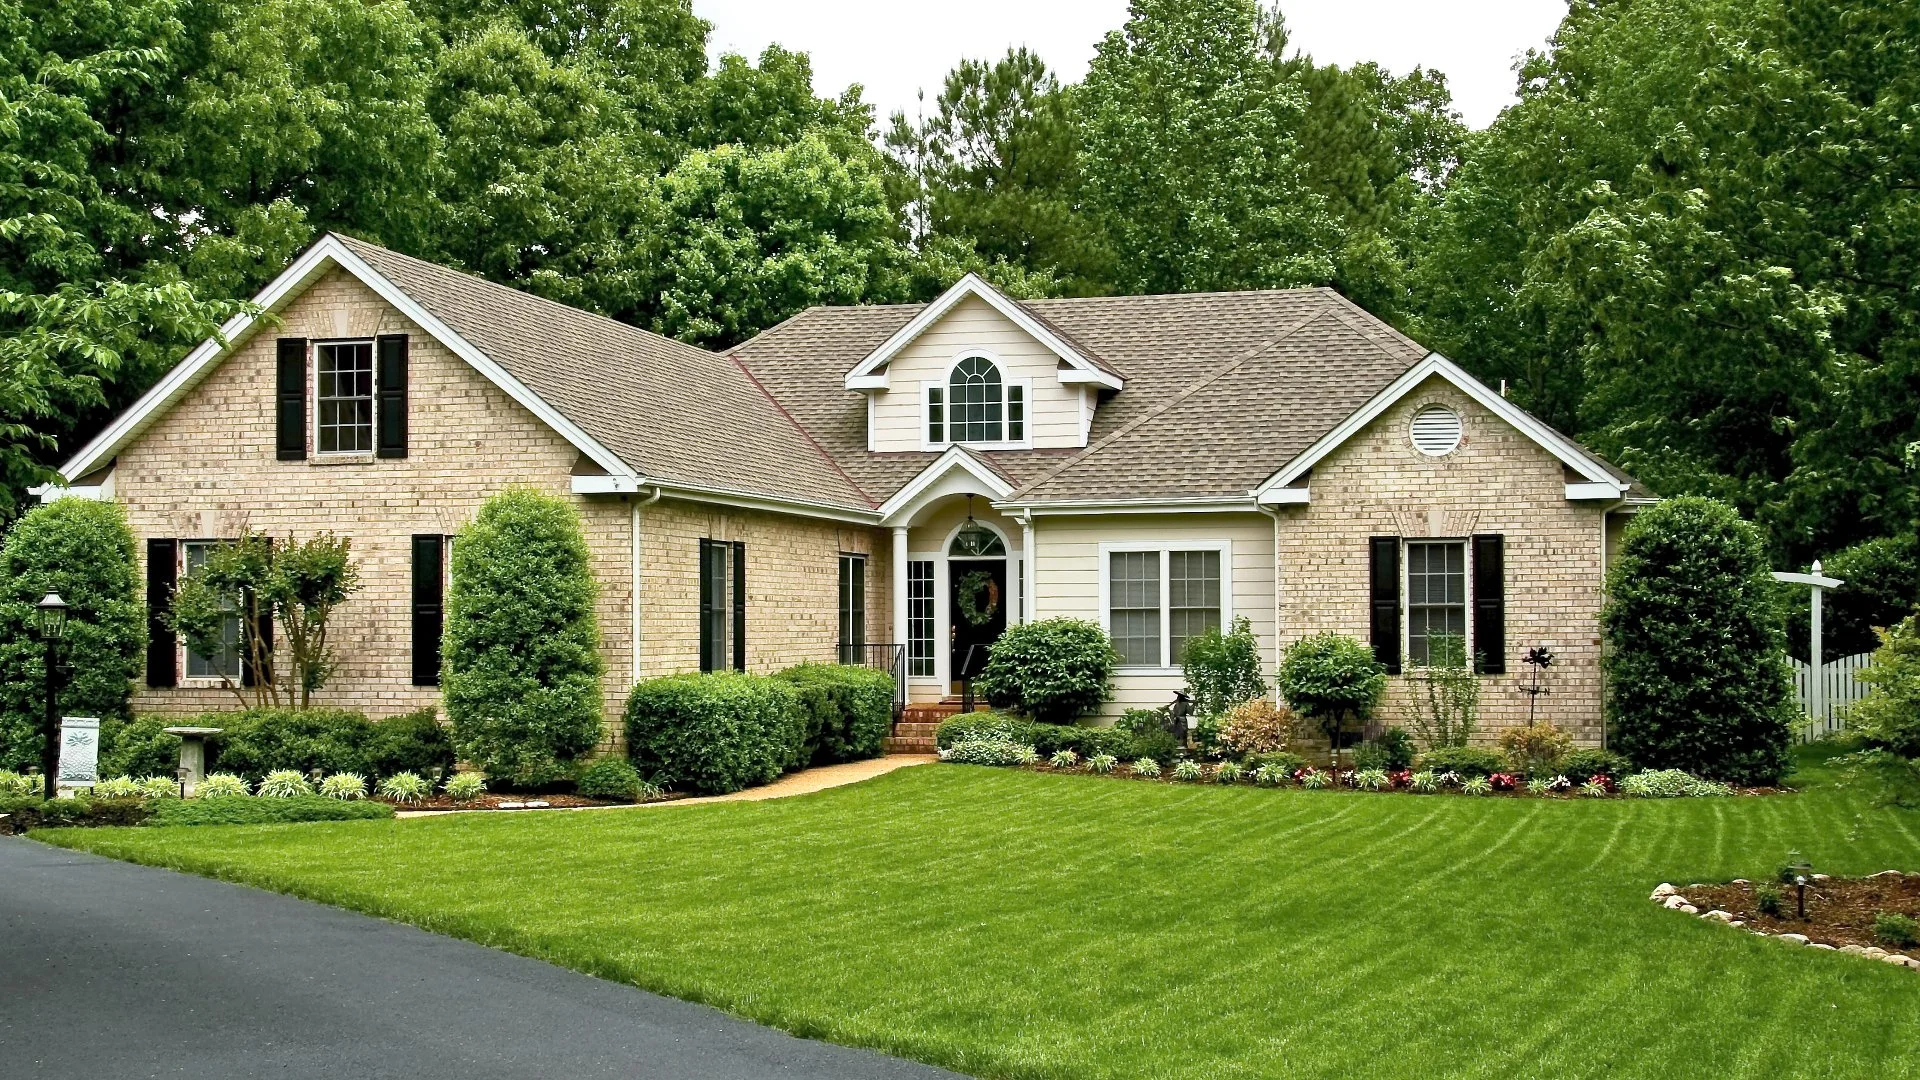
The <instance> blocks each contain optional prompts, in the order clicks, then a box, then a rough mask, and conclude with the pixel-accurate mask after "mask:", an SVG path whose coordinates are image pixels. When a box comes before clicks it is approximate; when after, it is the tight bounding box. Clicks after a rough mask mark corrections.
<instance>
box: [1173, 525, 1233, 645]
mask: <svg viewBox="0 0 1920 1080" xmlns="http://www.w3.org/2000/svg"><path fill="white" fill-rule="evenodd" d="M1218 629H1220V553H1219V552H1217V551H1170V552H1168V553H1167V662H1168V663H1169V664H1178V663H1180V660H1181V657H1182V656H1184V655H1185V654H1186V651H1187V642H1188V641H1190V640H1192V639H1193V638H1197V637H1199V636H1200V635H1202V634H1204V633H1206V632H1207V631H1209V630H1218Z"/></svg>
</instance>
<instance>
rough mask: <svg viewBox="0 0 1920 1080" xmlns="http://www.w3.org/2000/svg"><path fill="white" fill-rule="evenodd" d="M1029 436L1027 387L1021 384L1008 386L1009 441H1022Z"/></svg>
mask: <svg viewBox="0 0 1920 1080" xmlns="http://www.w3.org/2000/svg"><path fill="white" fill-rule="evenodd" d="M1026 437H1027V388H1026V387H1024V386H1021V385H1019V384H1017V383H1016V384H1014V385H1012V386H1009V387H1007V441H1008V442H1021V441H1023V440H1025V439H1026Z"/></svg>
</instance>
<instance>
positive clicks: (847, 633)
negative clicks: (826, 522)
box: [840, 555, 867, 664]
mask: <svg viewBox="0 0 1920 1080" xmlns="http://www.w3.org/2000/svg"><path fill="white" fill-rule="evenodd" d="M866 644H867V557H866V556H865V555H842V556H840V662H841V663H843V664H858V663H861V662H862V661H863V660H865V656H864V655H862V654H864V653H865V652H866Z"/></svg>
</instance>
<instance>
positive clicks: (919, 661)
mask: <svg viewBox="0 0 1920 1080" xmlns="http://www.w3.org/2000/svg"><path fill="white" fill-rule="evenodd" d="M933 581H934V579H933V560H931V559H915V560H913V561H912V562H910V563H908V564H907V674H908V675H910V676H913V677H915V678H923V679H930V678H932V677H933V616H934V606H933V600H934V588H933Z"/></svg>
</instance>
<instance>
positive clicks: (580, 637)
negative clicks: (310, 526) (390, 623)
mask: <svg viewBox="0 0 1920 1080" xmlns="http://www.w3.org/2000/svg"><path fill="white" fill-rule="evenodd" d="M449 582H450V584H449V586H448V589H447V628H446V641H445V653H446V655H445V668H446V671H445V676H444V678H443V680H442V681H443V689H444V696H445V701H446V706H447V716H448V717H449V718H450V719H452V721H453V739H454V744H455V746H456V747H458V749H459V751H460V757H461V758H463V759H465V760H466V761H469V762H472V763H473V764H474V765H477V766H479V767H480V768H481V769H483V770H485V772H486V774H487V775H488V776H490V777H493V778H494V779H496V780H502V781H506V782H508V783H511V784H516V785H520V786H527V787H536V786H539V785H542V784H548V783H552V782H554V781H556V780H567V779H571V778H572V777H573V772H574V761H575V759H578V758H582V757H585V756H587V755H588V754H590V753H591V752H592V750H593V748H594V747H595V746H596V745H597V744H598V743H599V742H600V739H601V736H602V733H603V732H602V728H601V711H602V709H603V704H602V701H601V696H600V675H601V671H602V667H603V664H602V662H601V658H600V630H599V626H598V624H597V623H596V622H595V620H594V608H593V598H594V578H593V567H592V558H591V555H590V553H589V552H588V550H587V542H586V539H585V538H584V537H582V536H581V534H580V518H579V515H578V514H576V513H575V512H574V509H573V507H572V505H570V504H569V503H568V502H567V501H566V500H565V499H560V498H555V497H553V496H550V495H543V494H540V493H539V492H535V491H531V490H527V489H510V490H508V491H504V492H501V493H500V494H498V495H495V496H493V497H492V498H490V499H488V500H487V501H486V503H485V504H484V505H482V506H481V507H480V513H479V515H478V516H477V517H476V518H475V519H474V522H473V524H472V525H471V526H469V527H468V528H467V530H466V531H465V532H463V533H461V534H460V542H459V543H457V544H455V545H454V546H453V566H452V571H451V573H450V575H449Z"/></svg>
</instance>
